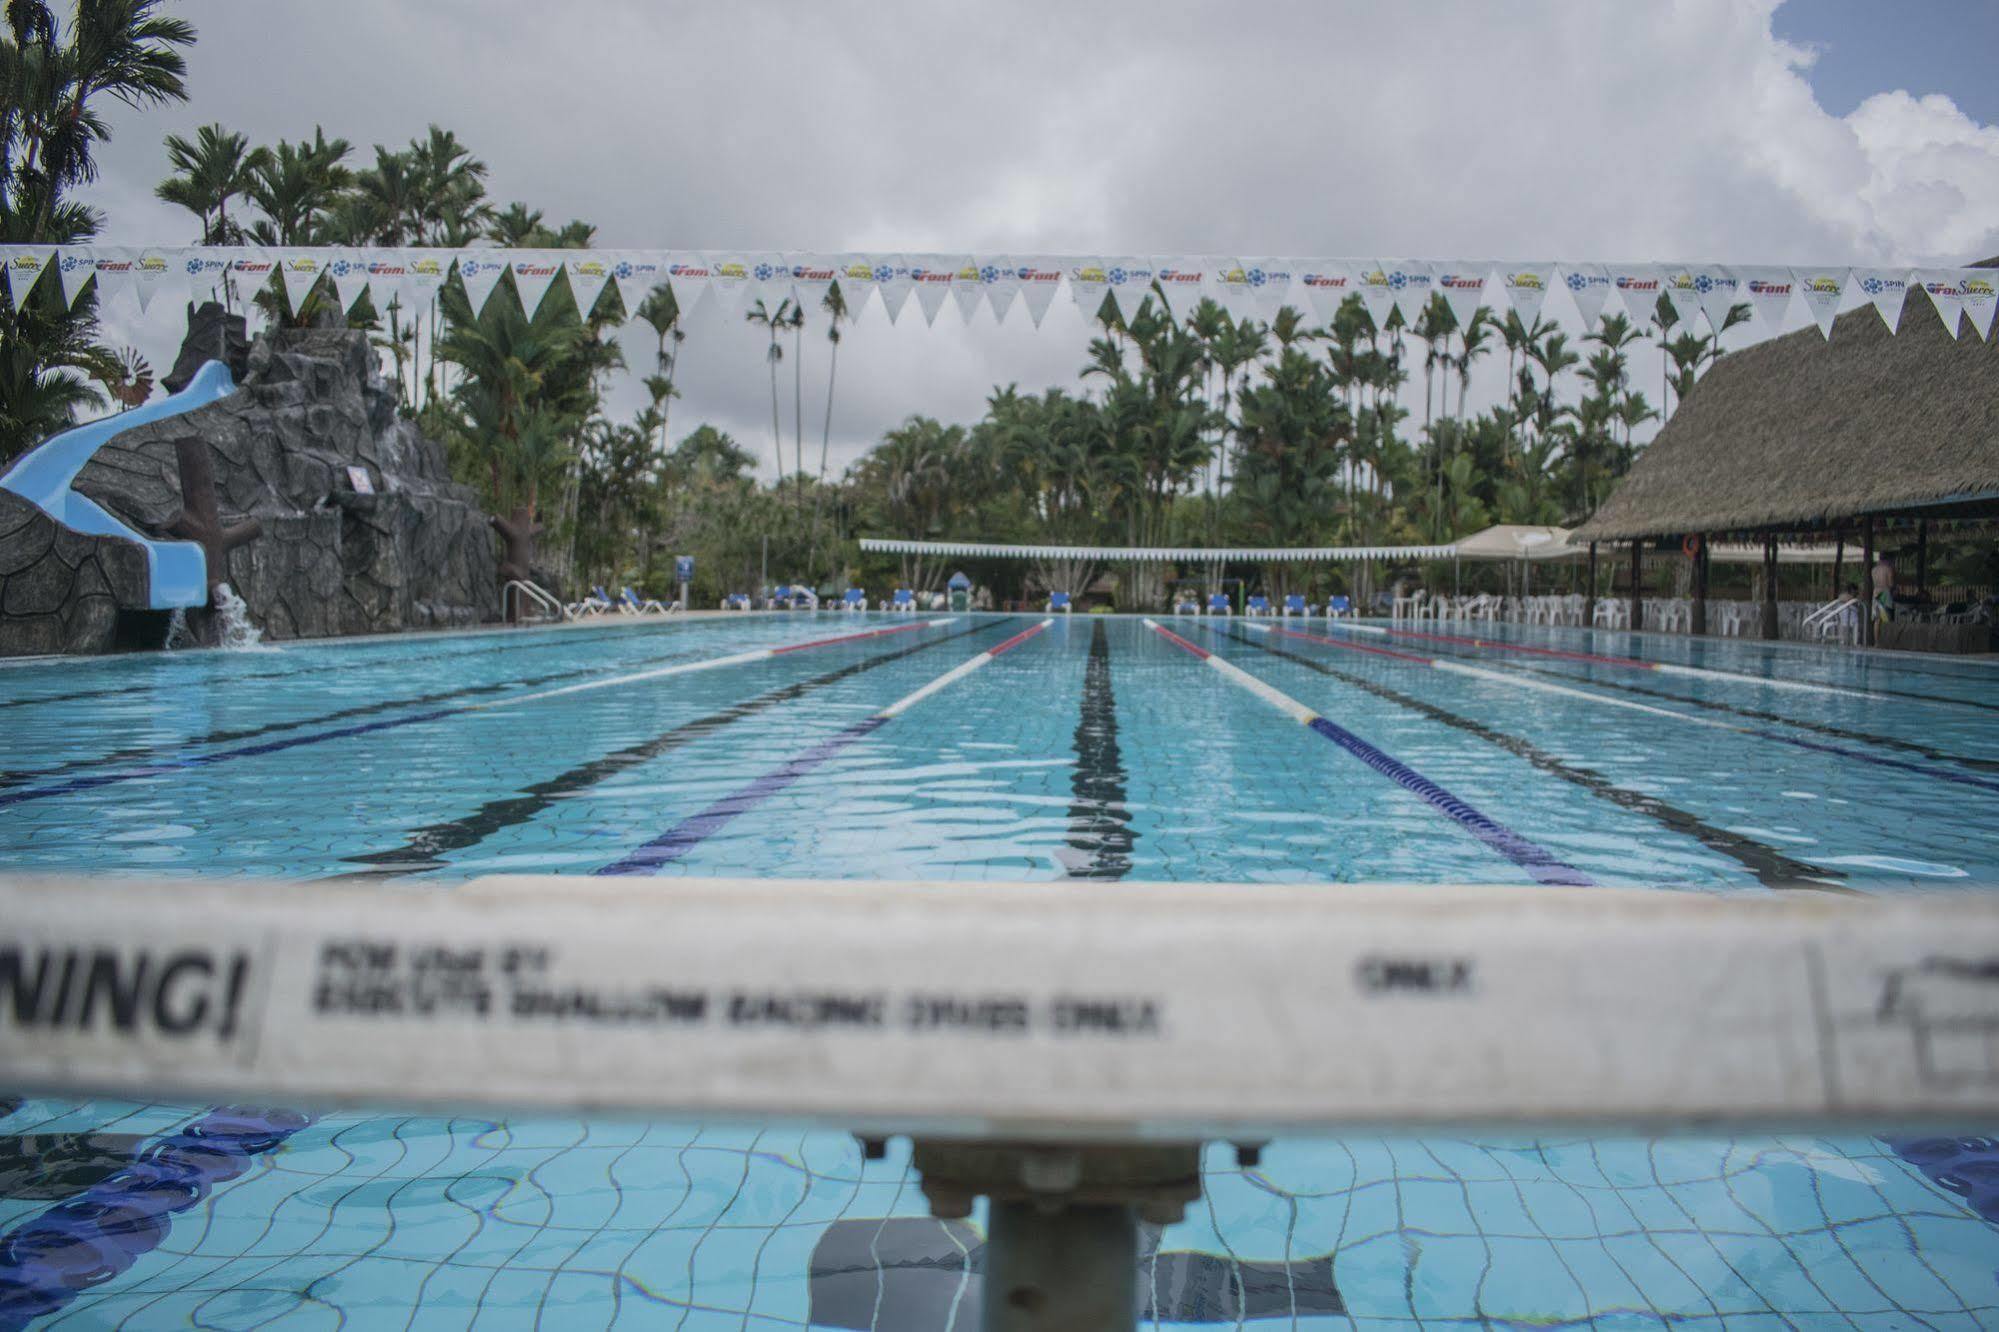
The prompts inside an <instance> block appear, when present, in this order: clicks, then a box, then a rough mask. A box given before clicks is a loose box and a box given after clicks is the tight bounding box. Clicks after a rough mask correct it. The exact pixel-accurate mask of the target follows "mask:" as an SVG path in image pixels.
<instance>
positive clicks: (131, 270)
mask: <svg viewBox="0 0 1999 1332" xmlns="http://www.w3.org/2000/svg"><path fill="white" fill-rule="evenodd" d="M90 262H91V266H92V267H93V268H94V269H95V270H96V272H97V308H98V309H99V310H105V309H109V308H110V306H111V302H112V301H113V300H115V299H116V298H117V297H119V296H122V295H123V294H125V293H126V292H128V291H136V290H137V289H138V285H139V252H138V251H137V250H130V249H127V248H125V247H124V246H122V245H95V246H92V247H91V250H90Z"/></svg>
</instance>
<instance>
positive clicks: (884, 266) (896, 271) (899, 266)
mask: <svg viewBox="0 0 1999 1332" xmlns="http://www.w3.org/2000/svg"><path fill="white" fill-rule="evenodd" d="M874 261H875V288H876V290H878V291H880V292H881V294H882V309H884V310H886V311H888V322H889V323H891V324H893V323H894V322H895V321H896V320H898V319H900V318H901V317H902V307H903V306H904V305H906V304H907V303H908V301H909V293H910V292H912V291H914V290H916V281H915V279H914V278H912V277H910V275H909V260H908V259H907V258H906V257H904V256H903V255H899V254H878V255H876V256H874Z"/></svg>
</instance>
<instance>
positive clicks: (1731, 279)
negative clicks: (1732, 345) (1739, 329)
mask: <svg viewBox="0 0 1999 1332" xmlns="http://www.w3.org/2000/svg"><path fill="white" fill-rule="evenodd" d="M1694 295H1695V296H1697V297H1699V299H1700V306H1701V312H1702V313H1703V314H1705V315H1706V316H1707V323H1708V327H1709V328H1711V329H1713V330H1714V331H1715V332H1716V333H1719V332H1721V330H1722V326H1723V325H1724V324H1725V323H1727V321H1728V314H1729V311H1731V310H1733V309H1734V308H1735V307H1736V306H1737V305H1739V304H1741V302H1742V279H1741V278H1739V277H1737V276H1736V275H1735V271H1734V270H1733V269H1729V268H1723V267H1722V266H1721V265H1720V264H1702V265H1701V266H1700V267H1698V268H1696V269H1694Z"/></svg>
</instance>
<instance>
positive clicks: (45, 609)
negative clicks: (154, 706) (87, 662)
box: [0, 490, 164, 657]
mask: <svg viewBox="0 0 1999 1332" xmlns="http://www.w3.org/2000/svg"><path fill="white" fill-rule="evenodd" d="M146 592H147V580H146V554H145V552H144V551H142V550H140V549H139V547H138V546H137V545H135V544H133V543H132V542H130V541H120V540H116V539H114V538H111V537H94V536H85V535H84V534H83V533H81V532H76V531H72V530H71V529H70V528H67V527H64V526H63V525H62V524H60V523H58V522H57V521H56V520H55V519H53V518H51V517H49V516H48V515H47V514H45V513H43V512H42V511H41V510H40V509H38V508H36V507H35V506H34V505H32V504H30V503H28V501H26V500H24V499H22V498H21V497H20V496H19V495H16V494H14V493H13V492H12V491H8V490H0V657H12V656H32V655H35V654H38V653H44V652H105V651H109V650H110V649H111V648H113V647H115V646H120V645H121V643H120V608H121V607H132V606H143V605H145V604H146ZM161 629H162V632H163V629H164V627H163V626H161Z"/></svg>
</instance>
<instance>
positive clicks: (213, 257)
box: [17, 254, 229, 290]
mask: <svg viewBox="0 0 1999 1332" xmlns="http://www.w3.org/2000/svg"><path fill="white" fill-rule="evenodd" d="M181 268H182V269H183V270H184V271H185V272H186V273H187V280H188V283H189V284H190V285H191V286H196V287H199V286H200V285H201V284H202V283H203V282H206V283H209V284H210V285H211V286H212V285H213V284H215V283H217V282H220V281H221V280H222V275H223V274H224V273H226V272H228V271H229V260H228V259H226V258H224V257H223V256H222V255H219V254H191V255H189V256H188V257H187V261H186V262H185V263H183V264H182V265H181ZM17 290H18V288H17Z"/></svg>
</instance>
